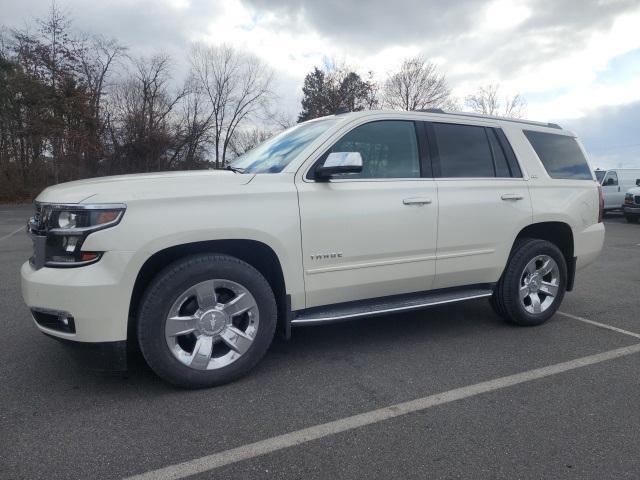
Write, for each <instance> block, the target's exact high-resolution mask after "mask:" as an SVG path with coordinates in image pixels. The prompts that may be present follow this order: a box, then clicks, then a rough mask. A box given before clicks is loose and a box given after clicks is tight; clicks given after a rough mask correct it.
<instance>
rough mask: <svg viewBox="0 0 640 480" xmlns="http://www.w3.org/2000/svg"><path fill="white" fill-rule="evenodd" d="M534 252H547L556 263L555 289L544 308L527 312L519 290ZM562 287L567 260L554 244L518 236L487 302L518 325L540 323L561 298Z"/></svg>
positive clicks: (535, 254)
mask: <svg viewBox="0 0 640 480" xmlns="http://www.w3.org/2000/svg"><path fill="white" fill-rule="evenodd" d="M538 255H548V256H549V257H551V258H552V259H553V260H554V261H555V262H556V264H557V265H558V272H559V282H558V292H557V294H556V296H555V298H554V299H553V301H552V303H551V304H550V305H549V306H548V307H547V308H546V310H544V311H542V312H540V313H530V312H528V311H527V310H526V309H525V306H524V305H523V304H522V302H521V301H520V297H519V289H520V285H521V282H522V276H523V272H524V269H525V267H526V265H527V264H528V263H529V262H530V261H531V260H532V259H534V258H535V257H536V256H538ZM566 287H567V263H566V260H565V258H564V255H563V254H562V252H561V251H560V250H559V249H558V247H556V246H555V245H554V244H553V243H551V242H548V241H546V240H539V239H530V238H526V239H521V240H518V241H517V242H516V244H515V245H514V247H513V250H512V252H511V255H510V257H509V260H508V262H507V266H506V268H505V271H504V273H503V274H502V277H500V280H499V281H498V283H497V285H496V288H495V290H494V293H493V296H492V297H491V302H490V303H491V306H492V307H493V309H494V310H495V312H496V313H497V314H498V315H500V316H501V317H502V318H504V319H505V320H507V321H508V322H510V323H514V324H516V325H521V326H535V325H540V324H542V323H544V322H546V321H547V320H548V319H549V318H551V317H552V316H553V315H554V314H555V313H556V311H557V310H558V308H559V306H560V304H561V303H562V299H563V298H564V294H565V290H566Z"/></svg>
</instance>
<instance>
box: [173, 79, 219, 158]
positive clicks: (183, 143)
mask: <svg viewBox="0 0 640 480" xmlns="http://www.w3.org/2000/svg"><path fill="white" fill-rule="evenodd" d="M184 91H185V96H184V98H183V99H182V102H181V105H180V106H181V112H180V118H179V123H178V127H177V132H176V145H175V148H174V152H173V155H172V157H171V160H170V161H169V165H168V166H169V168H174V167H175V166H176V165H180V167H181V168H185V169H187V170H192V169H195V168H202V167H204V166H206V165H207V164H208V160H207V159H206V153H207V145H208V144H209V143H211V140H212V130H213V119H214V115H213V109H212V108H211V107H210V104H209V99H208V97H207V95H206V92H205V90H204V88H203V86H202V84H201V83H200V82H199V81H198V80H197V79H196V78H194V77H193V76H189V77H188V78H187V80H186V82H185V87H184Z"/></svg>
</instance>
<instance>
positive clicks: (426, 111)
mask: <svg viewBox="0 0 640 480" xmlns="http://www.w3.org/2000/svg"><path fill="white" fill-rule="evenodd" d="M416 112H424V113H447V112H445V111H444V110H443V109H441V108H420V109H418V110H416Z"/></svg>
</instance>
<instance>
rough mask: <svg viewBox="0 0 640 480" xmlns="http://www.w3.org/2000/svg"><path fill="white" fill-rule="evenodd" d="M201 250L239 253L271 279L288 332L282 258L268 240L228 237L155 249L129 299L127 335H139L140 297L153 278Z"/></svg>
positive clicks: (281, 324)
mask: <svg viewBox="0 0 640 480" xmlns="http://www.w3.org/2000/svg"><path fill="white" fill-rule="evenodd" d="M199 253H217V254H224V255H230V256H232V257H236V258H238V259H240V260H242V261H244V262H246V263H248V264H249V265H251V266H253V267H254V268H255V269H256V270H258V271H259V272H260V273H261V274H262V275H263V276H264V277H265V278H266V279H267V281H268V282H269V284H270V285H271V288H272V289H273V293H274V295H275V297H276V303H277V307H278V325H279V327H281V328H283V329H284V332H285V336H286V335H288V321H287V320H288V318H289V314H290V310H291V307H290V301H289V296H288V295H287V289H286V283H285V277H284V272H283V269H282V265H281V262H280V259H279V258H278V256H277V254H276V253H275V251H274V250H273V249H272V248H271V247H270V246H269V245H267V244H266V243H263V242H260V241H257V240H246V239H228V240H209V241H198V242H190V243H184V244H179V245H173V246H170V247H167V248H164V249H162V250H159V251H157V252H155V253H154V254H153V255H151V256H150V257H149V258H148V259H147V260H146V261H145V262H144V264H143V265H142V267H141V268H140V270H139V271H138V274H137V276H136V280H135V282H134V286H133V290H132V292H131V298H130V301H129V315H128V317H129V321H128V325H127V338H128V339H133V338H135V337H136V324H137V317H138V307H139V305H140V300H141V299H142V295H143V294H144V292H145V290H146V288H147V286H148V285H149V283H150V282H151V281H152V280H153V278H154V277H155V276H156V275H157V274H158V273H159V272H160V271H161V270H162V269H163V268H164V267H166V266H167V265H169V264H170V263H172V262H174V261H176V260H178V259H180V258H184V257H187V256H190V255H195V254H199Z"/></svg>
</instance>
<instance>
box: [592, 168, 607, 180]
mask: <svg viewBox="0 0 640 480" xmlns="http://www.w3.org/2000/svg"><path fill="white" fill-rule="evenodd" d="M594 173H595V174H596V178H597V179H598V183H602V179H603V178H604V174H605V173H607V172H606V171H605V170H596V171H595V172H594Z"/></svg>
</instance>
